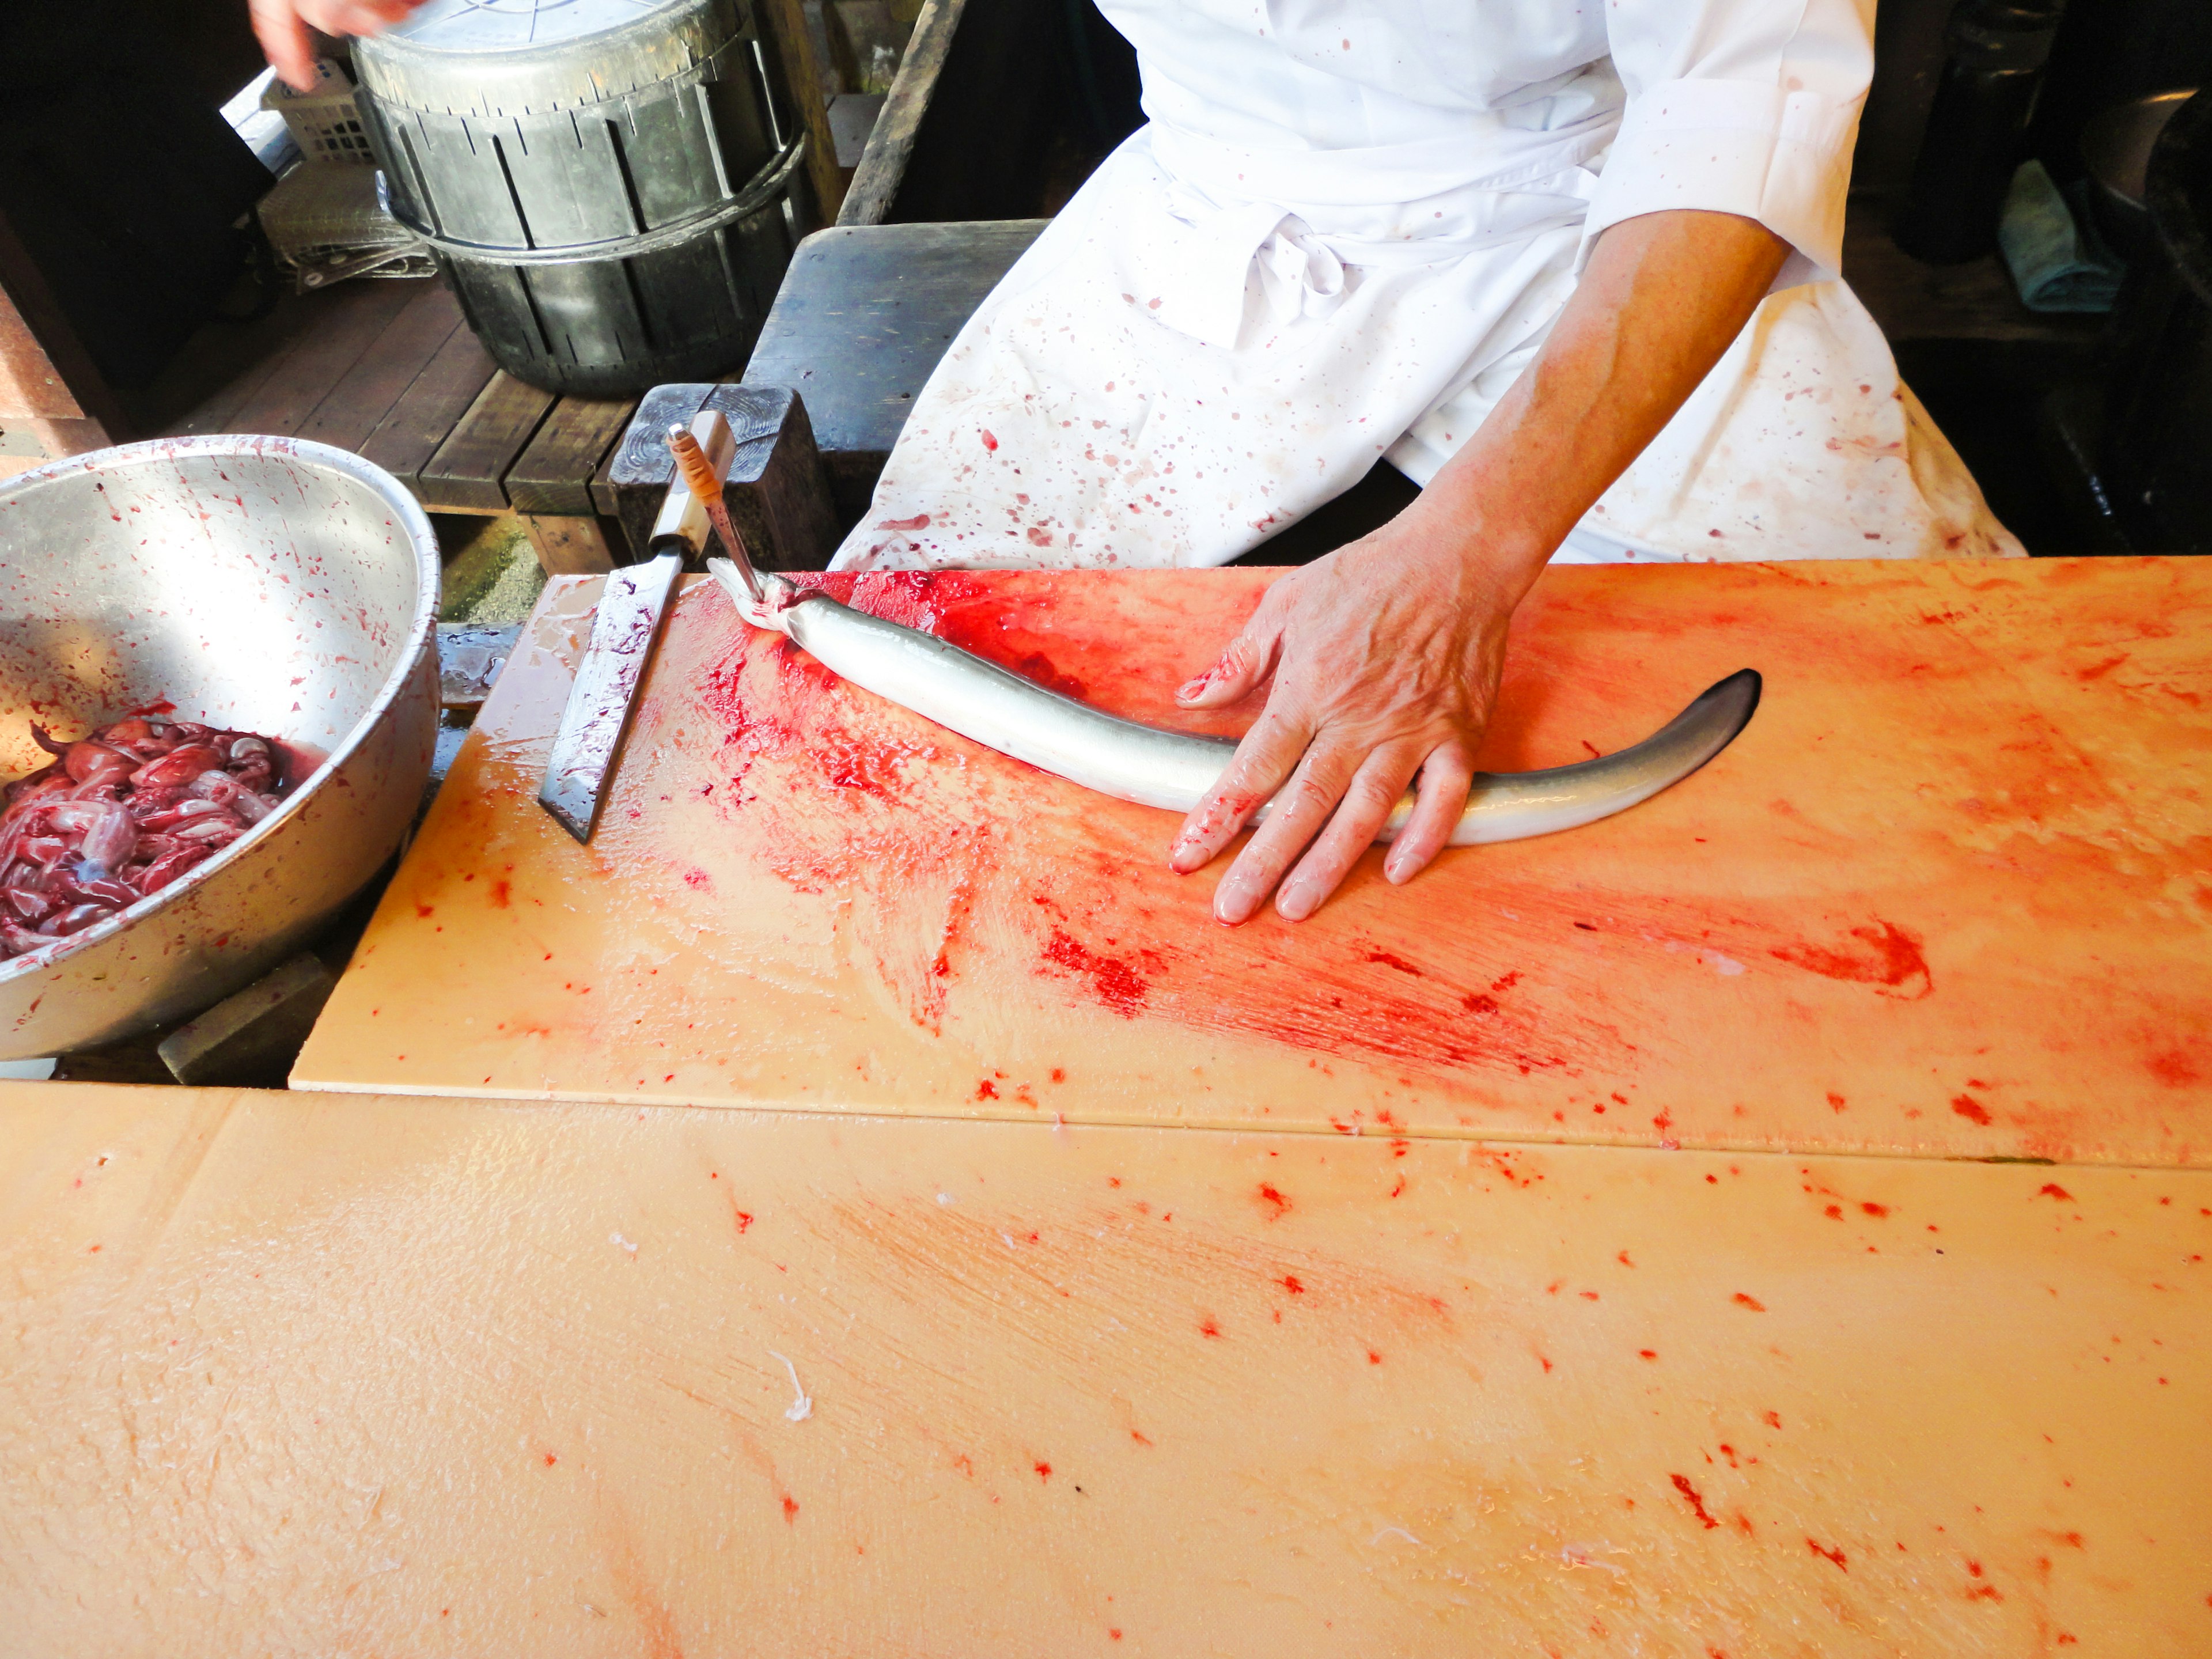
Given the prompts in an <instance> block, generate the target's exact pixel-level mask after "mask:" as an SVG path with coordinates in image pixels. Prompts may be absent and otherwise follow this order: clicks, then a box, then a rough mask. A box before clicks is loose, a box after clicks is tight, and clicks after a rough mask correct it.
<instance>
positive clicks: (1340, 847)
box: [1275, 742, 1421, 921]
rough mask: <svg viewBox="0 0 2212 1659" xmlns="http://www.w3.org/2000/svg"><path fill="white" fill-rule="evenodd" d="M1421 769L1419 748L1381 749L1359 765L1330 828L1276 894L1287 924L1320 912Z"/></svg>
mask: <svg viewBox="0 0 2212 1659" xmlns="http://www.w3.org/2000/svg"><path fill="white" fill-rule="evenodd" d="M1420 764H1421V744H1419V743H1418V742H1407V743H1391V744H1383V747H1381V748H1380V749H1377V750H1375V751H1374V752H1373V753H1372V754H1370V755H1369V756H1368V757H1367V758H1366V759H1365V760H1364V762H1362V763H1360V767H1359V770H1358V772H1356V773H1354V774H1353V775H1352V783H1351V786H1350V787H1348V788H1346V790H1345V792H1344V800H1343V803H1342V804H1341V805H1339V806H1338V807H1337V809H1336V811H1334V813H1333V814H1332V815H1331V816H1330V817H1329V820H1328V828H1327V829H1323V830H1322V832H1321V834H1320V835H1319V836H1316V838H1315V840H1314V844H1313V845H1312V846H1311V847H1310V848H1307V849H1306V855H1305V856H1304V858H1302V859H1300V860H1298V865H1297V869H1295V870H1293V871H1291V873H1290V877H1289V878H1288V879H1287V880H1285V882H1284V883H1283V884H1282V886H1281V887H1280V888H1279V890H1277V891H1276V894H1275V909H1276V911H1277V912H1278V913H1279V915H1281V916H1282V918H1283V919H1284V920H1285V921H1304V920H1305V919H1306V918H1307V917H1308V916H1310V915H1312V914H1313V913H1314V912H1315V911H1316V910H1318V909H1320V908H1321V907H1322V902H1323V901H1324V900H1326V899H1327V898H1328V896H1329V895H1330V894H1331V893H1334V891H1335V890H1336V889H1337V884H1339V883H1340V882H1341V881H1342V880H1343V879H1344V878H1345V877H1346V876H1347V875H1349V874H1350V873H1351V872H1352V866H1353V865H1355V864H1357V863H1358V862H1359V857H1360V854H1363V853H1364V852H1365V851H1366V850H1367V849H1368V848H1370V847H1372V846H1373V845H1374V844H1375V837H1376V834H1377V833H1378V832H1379V831H1380V830H1381V829H1382V828H1383V823H1384V822H1385V821H1386V820H1388V819H1389V816H1390V813H1391V811H1392V809H1393V808H1395V806H1396V805H1398V802H1399V801H1400V799H1402V798H1403V797H1404V795H1405V793H1406V786H1407V784H1408V783H1411V782H1412V781H1413V774H1414V773H1415V772H1416V771H1418V770H1419V769H1420Z"/></svg>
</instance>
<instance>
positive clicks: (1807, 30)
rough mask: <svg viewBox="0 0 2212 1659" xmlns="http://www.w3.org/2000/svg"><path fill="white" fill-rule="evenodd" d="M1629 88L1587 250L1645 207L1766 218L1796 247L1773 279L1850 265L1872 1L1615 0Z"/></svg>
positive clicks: (1612, 14) (1594, 205) (1618, 49)
mask: <svg viewBox="0 0 2212 1659" xmlns="http://www.w3.org/2000/svg"><path fill="white" fill-rule="evenodd" d="M1605 4H1606V18H1607V35H1608V37H1609V40H1610V42H1611V46H1612V49H1613V68H1614V70H1615V71H1616V72H1617V73H1618V74H1619V75H1620V80H1621V85H1622V88H1623V89H1624V90H1625V91H1626V94H1627V95H1628V102H1627V106H1626V109H1625V110H1624V111H1623V112H1622V115H1621V122H1620V133H1619V135H1618V136H1617V137H1615V138H1614V140H1613V149H1612V151H1611V153H1610V154H1609V155H1607V157H1606V160H1605V163H1604V167H1603V170H1602V172H1601V174H1600V177H1599V180H1598V185H1597V191H1596V194H1595V196H1594V197H1593V198H1592V199H1591V202H1590V210H1589V219H1588V220H1587V221H1586V226H1585V232H1584V236H1583V257H1584V258H1588V257H1589V248H1590V245H1591V243H1592V242H1593V241H1595V239H1596V237H1597V236H1598V234H1600V233H1601V232H1602V231H1604V230H1606V229H1607V228H1610V227H1611V226H1613V225H1617V224H1619V223H1620V222H1621V221H1622V220H1624V219H1633V218H1636V217H1638V216H1639V215H1642V214H1646V213H1661V212H1664V211H1667V210H1669V209H1676V208H1696V209H1702V210H1706V211H1708V212H1713V213H1734V214H1740V215H1741V216H1743V217H1745V218H1747V219H1756V220H1757V221H1758V222H1759V223H1761V224H1763V225H1765V227H1766V228H1768V229H1769V230H1771V231H1772V232H1773V233H1774V234H1776V235H1777V236H1779V237H1781V238H1782V239H1783V240H1784V241H1786V242H1788V243H1789V244H1790V246H1791V248H1792V249H1794V250H1795V252H1794V253H1793V255H1792V257H1791V258H1790V260H1789V262H1788V264H1785V265H1784V268H1783V271H1782V275H1781V276H1780V277H1779V278H1778V279H1777V281H1776V283H1775V286H1776V287H1777V288H1778V289H1779V288H1787V287H1790V286H1792V285H1793V284H1795V283H1806V282H1819V281H1823V280H1826V278H1829V277H1832V276H1836V275H1837V274H1838V272H1839V271H1840V270H1841V269H1842V264H1843V242H1844V194H1845V192H1846V191H1847V190H1848V189H1849V187H1850V175H1851V143H1852V140H1853V138H1854V137H1856V136H1857V131H1858V123H1859V110H1860V107H1861V106H1862V105H1863V104H1864V103H1865V101H1866V91H1867V83H1868V82H1869V80H1870V79H1872V77H1873V74H1874V0H1605Z"/></svg>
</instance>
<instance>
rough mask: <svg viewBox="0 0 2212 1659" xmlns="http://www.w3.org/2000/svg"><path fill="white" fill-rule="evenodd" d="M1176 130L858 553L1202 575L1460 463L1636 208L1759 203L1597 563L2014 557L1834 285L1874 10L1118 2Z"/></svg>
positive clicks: (1049, 270)
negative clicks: (1393, 469)
mask: <svg viewBox="0 0 2212 1659" xmlns="http://www.w3.org/2000/svg"><path fill="white" fill-rule="evenodd" d="M1105 9H1106V11H1107V13H1108V15H1109V17H1111V19H1112V20H1113V21H1114V22H1115V26H1116V27H1119V28H1121V31H1122V32H1123V33H1125V34H1127V35H1128V36H1129V38H1130V39H1131V40H1133V42H1134V43H1135V45H1136V46H1137V48H1138V52H1139V61H1140V63H1141V64H1142V66H1143V69H1144V73H1145V106H1146V113H1147V114H1148V115H1149V116H1150V117H1151V120H1150V123H1149V125H1146V127H1144V128H1143V129H1141V130H1140V131H1138V132H1137V133H1136V134H1135V135H1134V136H1133V137H1131V138H1130V139H1129V140H1128V141H1127V143H1124V144H1123V145H1122V146H1121V148H1120V149H1118V150H1117V151H1115V154H1114V155H1112V156H1110V157H1109V158H1108V160H1107V161H1105V162H1104V164H1103V165H1102V166H1101V167H1099V169H1098V171H1097V173H1095V174H1094V175H1093V176H1092V177H1091V179H1090V180H1089V181H1088V182H1087V183H1086V184H1085V185H1084V187H1083V189H1082V190H1081V191H1079V193H1078V194H1077V195H1076V197H1075V198H1074V199H1073V201H1072V202H1070V203H1069V204H1068V205H1067V207H1066V210H1064V211H1062V212H1061V214H1060V216H1059V217H1058V218H1057V219H1055V220H1054V222H1053V223H1052V224H1051V226H1050V227H1048V228H1047V230H1046V231H1045V233H1044V234H1043V235H1042V236H1041V237H1040V238H1039V239H1038V240H1037V242H1036V244H1035V246H1032V247H1031V248H1030V251H1029V252H1027V253H1026V254H1024V256H1023V258H1021V260H1020V261H1019V262H1018V264H1016V265H1015V266H1014V268H1013V269H1012V270H1011V271H1010V272H1009V273H1008V274H1007V276H1006V279H1005V280H1004V281H1003V282H1002V283H1000V285H999V287H998V288H997V289H995V290H994V292H993V293H992V294H991V295H990V296H989V297H988V298H987V300H986V301H984V303H983V305H982V306H981V308H980V309H979V310H978V311H977V312H976V313H975V316H974V317H973V318H972V319H970V320H969V323H968V325H966V326H965V327H964V328H963V330H962V331H961V332H960V334H959V336H958V337H957V339H956V340H955V341H954V342H953V343H952V346H951V349H949V350H948V351H947V352H946V354H945V358H944V360H943V362H941V363H940V364H939V367H938V368H937V370H936V372H935V373H934V374H933V375H932V376H931V378H930V380H929V383H928V385H927V386H926V387H925V388H924V389H923V391H922V392H921V396H920V397H919V398H917V399H916V400H915V407H914V412H913V414H912V415H911V416H909V418H908V422H907V425H906V428H905V430H904V432H903V433H902V435H901V436H900V439H899V441H898V445H897V447H896V449H895V450H894V451H893V453H892V454H891V457H890V462H889V464H888V465H886V467H885V468H884V476H883V478H882V480H881V481H880V483H878V486H877V489H876V493H875V498H874V501H873V504H872V509H871V511H870V512H869V513H868V515H867V516H866V519H864V520H862V522H861V524H860V526H859V527H858V528H857V529H856V530H855V531H854V532H853V534H852V535H851V536H850V537H848V538H847V540H846V542H845V544H844V545H843V547H842V549H841V550H839V553H838V555H837V558H836V565H837V567H838V568H928V567H946V566H965V567H983V566H1042V565H1053V566H1100V565H1119V566H1177V565H1180V566H1194V565H1212V564H1219V563H1222V562H1225V561H1227V560H1229V559H1232V558H1235V557H1236V556H1238V555H1239V554H1242V553H1244V552H1246V551H1248V550H1250V549H1252V548H1253V547H1255V546H1256V545H1257V544H1260V543H1261V542H1262V541H1264V540H1266V539H1267V537H1268V536H1270V535H1272V534H1273V533H1274V532H1277V531H1279V530H1280V529H1282V528H1284V527H1285V526H1288V525H1290V524H1291V523H1292V522H1294V521H1296V520H1297V519H1299V518H1300V517H1302V516H1303V515H1304V514H1305V513H1308V512H1310V511H1311V510H1312V509H1313V508H1315V507H1318V506H1319V505H1321V504H1322V502H1324V501H1328V500H1329V499H1330V498H1331V497H1333V496H1334V495H1337V494H1339V493H1340V492H1341V491H1342V490H1344V489H1346V488H1348V487H1349V486H1350V485H1352V483H1356V482H1358V479H1359V478H1360V477H1362V476H1364V474H1365V473H1366V471H1368V469H1369V468H1370V466H1372V465H1374V464H1375V462H1376V460H1377V459H1379V458H1387V459H1389V461H1391V462H1392V463H1393V464H1394V465H1396V466H1397V467H1398V468H1399V469H1400V470H1401V471H1404V472H1405V473H1406V474H1407V476H1408V477H1411V478H1413V480H1414V481H1415V482H1417V483H1426V482H1427V481H1428V480H1429V479H1430V478H1431V477H1433V476H1434V475H1435V474H1436V472H1437V469H1438V468H1439V467H1441V466H1442V465H1443V463H1444V462H1445V461H1447V460H1448V459H1450V457H1451V456H1452V455H1453V454H1454V453H1455V452H1456V451H1457V450H1458V448H1459V447H1460V446H1461V445H1462V444H1464V443H1465V442H1466V441H1467V440H1468V437H1469V436H1471V435H1473V433H1474V430H1475V429H1476V428H1478V427H1479V426H1480V424H1481V422H1482V421H1483V418H1484V417H1485V416H1486V415H1487V414H1488V413H1489V411H1490V410H1491V409H1492V408H1493V407H1494V406H1495V405H1496V404H1497V402H1498V399H1499V398H1500V397H1502V396H1503V395H1504V392H1505V390H1506V388H1507V387H1508V386H1510V384H1511V383H1512V381H1513V380H1514V378H1515V377H1516V375H1518V374H1520V373H1521V372H1522V369H1524V368H1527V367H1528V363H1529V362H1531V361H1532V360H1533V359H1534V356H1535V355H1536V352H1537V350H1538V349H1539V348H1540V347H1541V345H1542V343H1543V342H1544V339H1545V337H1546V336H1547V333H1548V332H1549V331H1550V329H1551V326H1552V325H1553V321H1554V320H1555V319H1557V317H1558V315H1559V310H1560V307H1562V306H1563V305H1564V304H1565V301H1566V300H1567V298H1568V297H1569V295H1571V293H1572V292H1573V290H1574V285H1575V282H1576V278H1577V273H1578V272H1579V270H1580V269H1581V267H1582V264H1583V262H1584V260H1585V259H1586V258H1587V257H1588V250H1589V244H1590V242H1591V241H1592V240H1594V239H1595V236H1596V235H1597V234H1599V233H1600V232H1601V231H1602V230H1604V229H1605V228H1607V227H1609V226H1610V225H1612V224H1614V223H1617V222H1620V220H1622V219H1625V218H1630V217H1633V216H1636V215H1637V214H1639V213H1647V212H1652V211H1656V210H1664V209H1669V208H1701V209H1706V210H1714V211H1724V212H1735V213H1740V214H1743V215H1745V216H1750V217H1753V218H1757V219H1759V221H1760V222H1763V223H1765V224H1766V225H1767V226H1768V227H1769V228H1771V229H1773V230H1774V231H1775V232H1776V233H1777V234H1779V235H1781V236H1783V237H1784V239H1785V240H1789V241H1790V244H1791V246H1792V247H1793V250H1794V252H1793V253H1792V256H1791V258H1790V262H1789V264H1788V265H1787V266H1786V267H1785V269H1784V272H1783V275H1782V276H1781V278H1780V279H1779V280H1778V283H1777V284H1776V289H1775V292H1773V293H1772V294H1771V295H1769V297H1768V298H1767V300H1766V301H1765V303H1764V304H1763V305H1762V306H1761V307H1760V308H1759V312H1758V313H1757V314H1756V316H1755V317H1754V318H1753V320H1752V322H1751V324H1750V325H1748V326H1747V328H1746V329H1745V331H1744V332H1743V334H1742V335H1741V337H1740V338H1739V339H1738V340H1737V341H1736V343H1735V345H1734V346H1733V347H1732V348H1731V349H1729V352H1728V354H1727V355H1726V356H1725V357H1723V360H1722V362H1721V363H1720V364H1719V366H1718V367H1717V368H1715V369H1714V371H1713V372H1712V374H1711V375H1709V376H1708V377H1707V379H1706V380H1705V383H1704V384H1703V385H1702V386H1700V387H1699V390H1698V391H1697V392H1696V393H1695V394H1693V395H1692V398H1690V400H1689V401H1688V403H1686V404H1685V405H1684V406H1683V408H1682V410H1680V413H1679V414H1678V415H1677V416H1675V418H1674V421H1673V422H1671V423H1670V424H1669V425H1668V427H1667V428H1666V429H1665V430H1664V431H1663V432H1662V434H1661V435H1660V436H1659V437H1658V438H1657V439H1656V441H1654V442H1653V443H1652V444H1651V446H1650V447H1649V448H1648V449H1647V450H1646V451H1645V452H1644V455H1643V456H1642V457H1641V458H1640V459H1638V461H1637V462H1636V463H1635V465H1632V467H1631V468H1630V469H1629V470H1628V471H1627V472H1626V474H1624V475H1623V476H1622V477H1621V478H1620V480H1619V481H1618V482H1617V483H1615V484H1614V485H1613V488H1612V489H1610V490H1608V491H1607V493H1606V495H1605V496H1604V498H1603V499H1602V500H1601V501H1600V502H1599V503H1598V504H1597V506H1596V507H1595V508H1593V509H1592V510H1591V512H1590V513H1589V514H1588V515H1587V516H1586V517H1585V518H1584V519H1583V522H1582V524H1581V525H1580V526H1577V529H1576V530H1575V531H1574V532H1572V533H1571V535H1570V536H1569V537H1568V538H1567V542H1566V544H1565V546H1564V547H1563V548H1562V549H1561V550H1560V551H1559V555H1558V556H1559V558H1561V559H1566V560H1580V561H1602V560H1618V559H1651V560H1687V559H1792V558H1862V557H1866V556H1870V555H1882V556H1896V557H1911V556H1962V555H1974V554H2016V553H2018V552H2019V551H2020V549H2019V546H2018V544H2017V543H2015V541H2014V540H2013V538H2011V537H2010V535H2008V533H2007V532H2005V530H2004V529H2003V528H2002V526H2000V525H1999V524H1997V523H1996V520H1995V519H1993V518H1992V517H1991V516H1990V513H1989V511H1988V509H1987V507H1985V506H1984V503H1983V501H1982V497H1981V493H1980V491H1979V490H1978V489H1977V488H1976V487H1975V484H1974V483H1973V480H1972V477H1970V476H1969V475H1968V474H1967V472H1966V469H1965V467H1964V466H1963V465H1961V464H1960V460H1959V459H1958V456H1957V454H1956V453H1955V452H1954V451H1953V449H1952V448H1951V447H1950V445H1949V444H1948V442H1947V441H1945V440H1944V438H1943V436H1942V434H1941V433H1940V432H1938V431H1937V430H1936V428H1935V427H1934V426H1933V424H1932V423H1930V422H1929V419H1928V417H1927V416H1926V414H1925V413H1924V411H1923V410H1921V408H1920V407H1919V405H1918V404H1917V402H1916V401H1915V400H1914V399H1913V398H1912V395H1911V392H1908V391H1907V390H1906V389H1905V387H1904V386H1903V385H1902V384H1901V383H1900V382H1899V380H1898V376H1897V368H1896V364H1895V362H1894V361H1893V358H1892V356H1891V355H1890V351H1889V348H1888V346H1887V343H1886V342H1885V341H1884V339H1883V338H1882V336H1881V331H1880V330H1879V329H1877V328H1876V327H1875V325H1874V323H1873V321H1872V319H1870V318H1869V316H1868V315H1867V313H1866V312H1865V310H1864V309H1863V307H1861V306H1860V305H1859V303H1858V301H1857V300H1856V299H1855V298H1854V297H1853V296H1852V295H1851V293H1850V290H1849V289H1847V288H1845V287H1844V284H1843V283H1841V282H1840V281H1839V280H1837V279H1836V268H1837V265H1838V261H1839V245H1840V241H1841V232H1842V208H1843V196H1844V187H1845V185H1846V183H1847V181H1848V176H1849V167H1850V141H1851V137H1852V135H1853V133H1854V131H1855V130H1856V125H1857V111H1858V106H1859V103H1860V101H1861V100H1862V99H1863V95H1864V90H1865V86H1866V80H1867V76H1868V73H1869V70H1870V62H1871V52H1870V47H1869V31H1870V25H1871V16H1872V3H1871V0H1608V3H1607V4H1606V5H1605V6H1603V7H1600V6H1598V5H1596V4H1594V3H1584V0H1453V3H1450V4H1444V3H1439V0H1368V3H1366V4H1364V5H1359V6H1347V5H1342V4H1334V3H1330V4H1324V3H1321V0H1244V3H1237V0H1195V3H1191V0H1107V4H1106V7H1105Z"/></svg>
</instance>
